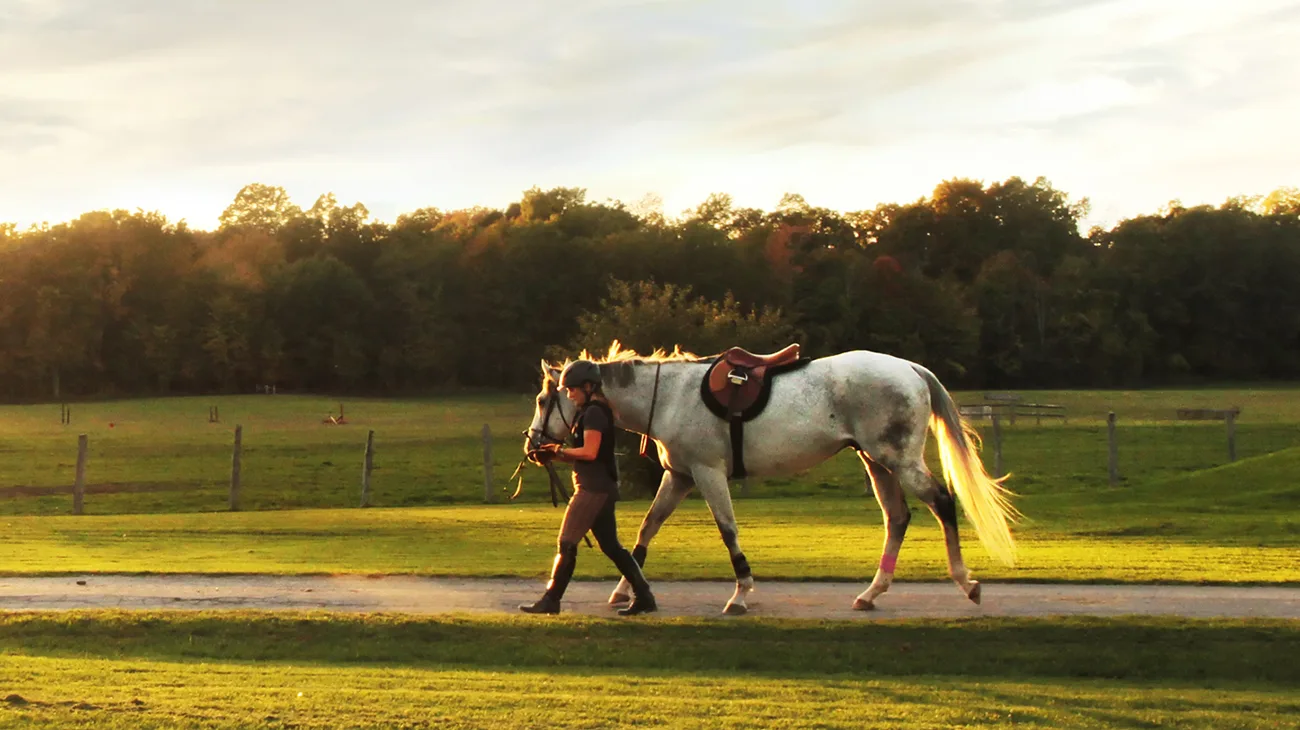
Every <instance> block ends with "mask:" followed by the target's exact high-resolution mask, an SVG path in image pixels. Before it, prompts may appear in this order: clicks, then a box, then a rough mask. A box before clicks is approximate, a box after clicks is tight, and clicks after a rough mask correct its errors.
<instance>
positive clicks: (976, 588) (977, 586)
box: [966, 581, 980, 606]
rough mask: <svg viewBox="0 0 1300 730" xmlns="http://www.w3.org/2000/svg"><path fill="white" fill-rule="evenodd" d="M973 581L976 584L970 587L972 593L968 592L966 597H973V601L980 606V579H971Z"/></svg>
mask: <svg viewBox="0 0 1300 730" xmlns="http://www.w3.org/2000/svg"><path fill="white" fill-rule="evenodd" d="M971 582H972V583H974V584H975V585H974V587H972V588H971V589H970V593H967V594H966V597H967V598H969V599H971V601H972V602H973V603H974V604H975V605H976V606H978V605H980V584H979V581H971Z"/></svg>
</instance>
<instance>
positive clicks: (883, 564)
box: [880, 555, 898, 573]
mask: <svg viewBox="0 0 1300 730" xmlns="http://www.w3.org/2000/svg"><path fill="white" fill-rule="evenodd" d="M897 564H898V556H897V555H882V556H880V570H881V572H883V573H893V572H894V566H895V565H897Z"/></svg>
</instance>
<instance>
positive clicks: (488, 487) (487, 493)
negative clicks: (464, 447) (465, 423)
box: [483, 423, 492, 504]
mask: <svg viewBox="0 0 1300 730" xmlns="http://www.w3.org/2000/svg"><path fill="white" fill-rule="evenodd" d="M483 501H484V502H486V503H488V504H491V503H492V429H491V428H489V427H488V425H487V424H486V423H485V424H483Z"/></svg>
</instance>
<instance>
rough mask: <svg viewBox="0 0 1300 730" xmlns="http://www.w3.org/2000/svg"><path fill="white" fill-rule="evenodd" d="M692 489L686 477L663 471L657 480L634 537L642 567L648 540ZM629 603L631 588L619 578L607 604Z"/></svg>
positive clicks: (639, 562)
mask: <svg viewBox="0 0 1300 730" xmlns="http://www.w3.org/2000/svg"><path fill="white" fill-rule="evenodd" d="M693 486H695V480H694V479H691V477H689V476H688V475H686V474H682V473H680V472H675V471H670V470H667V469H665V470H664V475H663V478H662V479H660V480H659V491H658V492H656V493H655V498H654V501H653V502H651V503H650V509H648V510H646V513H645V518H644V519H642V520H641V530H640V531H639V532H638V533H637V536H636V547H634V548H633V549H632V557H633V558H635V559H636V562H637V564H638V565H640V566H641V567H642V568H644V567H645V560H646V553H647V552H648V551H649V549H650V541H651V540H653V539H654V536H655V535H657V534H658V533H659V528H660V527H663V524H664V523H665V522H667V521H668V518H669V517H671V516H672V514H673V511H674V510H676V509H677V506H678V505H679V504H681V503H682V500H683V499H686V495H687V494H690V492H691V487H693ZM630 600H632V585H631V584H630V583H628V581H627V578H622V579H620V580H619V581H618V586H616V587H615V588H614V592H613V593H611V594H610V596H609V602H610V603H627V602H628V601H630Z"/></svg>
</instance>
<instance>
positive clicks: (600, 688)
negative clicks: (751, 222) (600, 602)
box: [0, 612, 1300, 730]
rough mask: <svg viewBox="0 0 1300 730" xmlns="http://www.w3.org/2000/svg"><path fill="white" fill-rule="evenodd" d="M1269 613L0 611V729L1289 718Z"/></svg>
mask: <svg viewBox="0 0 1300 730" xmlns="http://www.w3.org/2000/svg"><path fill="white" fill-rule="evenodd" d="M1297 651H1300V628H1297V627H1296V625H1295V624H1294V623H1293V622H1292V623H1287V622H1278V621H1184V620H1173V619H1132V620H1125V619H1120V620H1099V619H1069V620H1057V621H1040V620H1009V619H979V620H971V621H960V622H936V621H908V622H887V623H871V624H844V623H836V622H813V621H790V620H787V621H779V620H762V621H756V620H746V621H743V622H727V621H721V620H698V619H697V620H688V619H680V620H672V621H655V622H648V623H647V622H628V621H616V620H607V619H590V618H581V617H566V618H563V619H560V620H545V621H535V620H528V619H527V618H515V617H503V618H481V617H446V618H428V619H425V618H421V619H414V618H407V617H397V616H378V615H375V616H359V617H356V616H349V617H338V616H325V615H320V614H276V615H269V614H258V613H208V614H183V615H179V616H177V615H164V614H149V613H130V614H128V613H113V612H97V613H72V614H24V615H8V616H0V656H3V658H4V662H3V665H2V667H3V668H0V686H2V687H3V688H4V691H5V692H6V693H7V694H8V697H7V699H5V700H4V701H0V727H23V728H30V727H101V728H104V727H106V728H118V727H121V728H125V727H132V728H135V727H211V728H225V727H250V726H253V727H298V728H303V727H482V726H485V725H493V726H503V727H607V726H614V725H623V726H631V725H637V726H646V725H658V726H667V727H687V728H694V727H701V728H702V727H755V726H760V727H823V728H827V727H829V728H903V729H905V730H906V729H911V728H940V727H953V726H962V727H968V726H979V727H1007V726H1016V727H1084V728H1089V727H1108V728H1109V727H1179V728H1282V727H1291V726H1293V725H1290V724H1289V723H1292V722H1293V721H1294V718H1295V717H1296V713H1298V712H1300V691H1297V689H1296V687H1297V686H1298V685H1300V668H1297V665H1296V664H1295V663H1294V662H1288V661H1277V659H1279V658H1281V657H1287V656H1294V655H1295V654H1296V652H1297Z"/></svg>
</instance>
